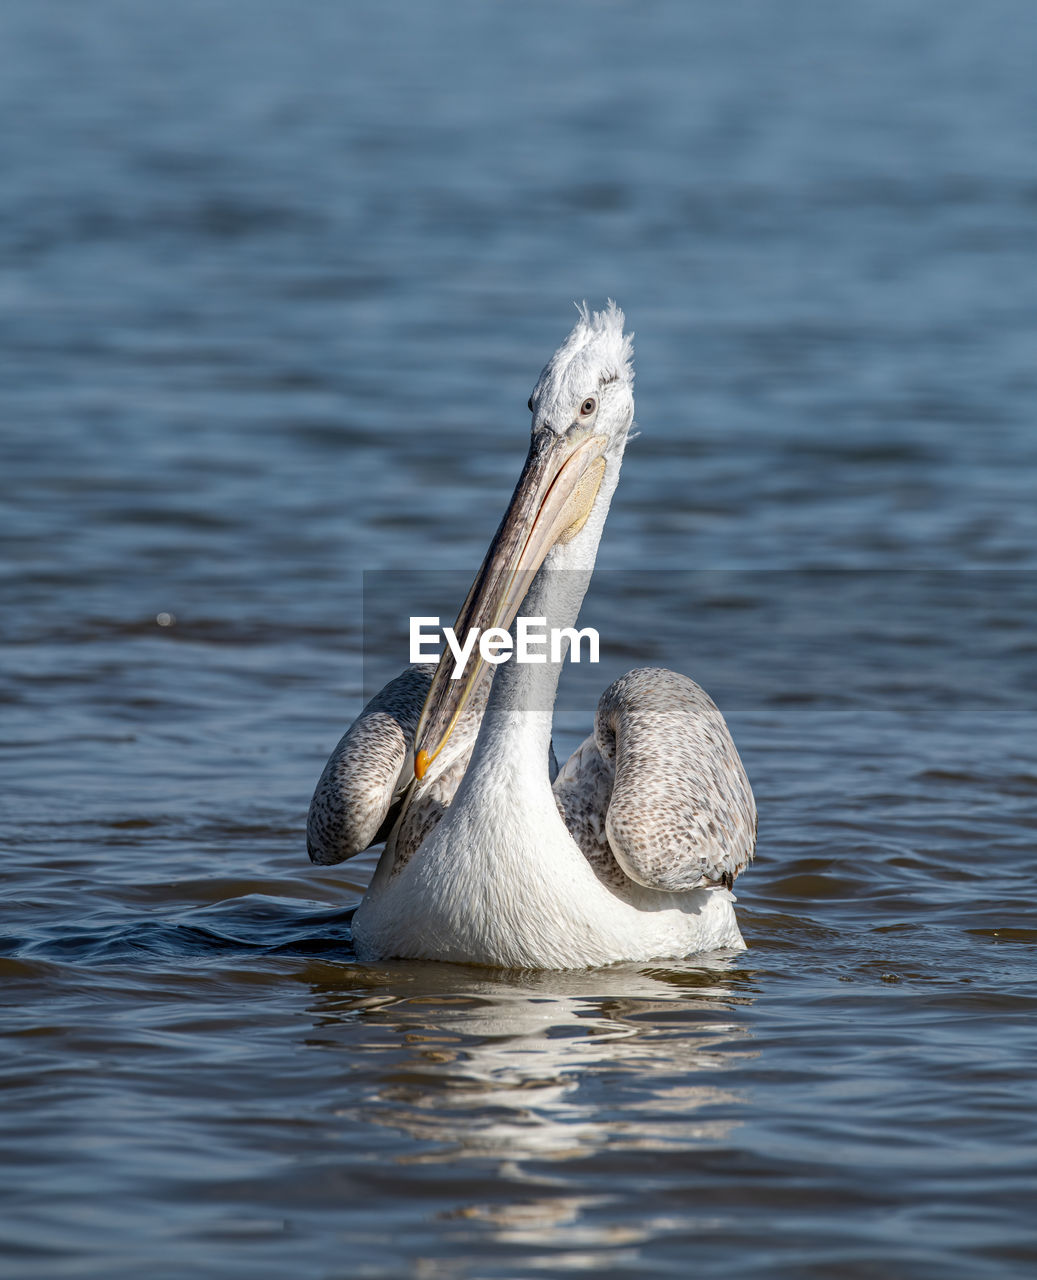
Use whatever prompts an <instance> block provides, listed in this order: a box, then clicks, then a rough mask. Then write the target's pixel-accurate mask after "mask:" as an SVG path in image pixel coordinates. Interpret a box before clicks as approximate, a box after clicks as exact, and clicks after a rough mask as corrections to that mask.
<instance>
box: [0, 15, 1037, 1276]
mask: <svg viewBox="0 0 1037 1280" xmlns="http://www.w3.org/2000/svg"><path fill="white" fill-rule="evenodd" d="M1035 49H1037V17H1035V12H1034V10H1033V8H1032V6H1031V5H1029V4H1027V3H1025V2H1023V0H1018V2H1016V0H995V3H992V4H988V5H984V6H973V5H966V4H963V3H955V2H953V0H941V2H940V3H937V2H936V0H924V2H923V0H914V2H910V0H908V2H903V0H901V2H899V3H892V2H891V0H890V2H888V3H887V2H885V0H879V2H878V3H872V4H869V5H866V6H863V5H862V6H857V7H855V8H850V7H848V6H844V5H840V4H835V5H833V4H823V3H820V2H818V0H810V2H807V0H802V2H793V3H788V4H783V5H771V4H763V3H746V4H739V5H737V6H734V5H732V6H720V5H711V4H706V3H678V2H677V0H651V2H650V3H644V4H642V5H640V6H632V5H623V4H620V3H607V2H602V3H591V0H571V2H570V3H568V4H566V5H564V6H560V5H548V4H545V3H540V2H538V0H534V2H533V3H528V4H523V5H517V6H505V5H498V4H479V3H475V0H467V2H465V0H458V2H457V3H453V4H451V5H449V6H432V5H428V6H425V5H420V4H418V3H417V2H416V0H413V2H411V0H407V2H404V0H397V2H395V3H393V2H391V0H390V2H389V3H382V4H378V5H375V4H367V3H351V4H349V5H345V4H339V5H332V4H318V3H316V2H315V0H304V2H301V3H296V4H293V5H288V4H282V3H273V2H270V0H255V2H254V3H250V4H247V5H246V4H243V3H233V2H231V3H226V4H222V5H211V4H202V3H191V2H189V3H184V4H178V5H177V6H168V7H160V6H154V5H135V4H132V3H129V0H123V2H122V3H120V2H118V0H96V3H94V4H91V5H89V6H84V5H76V4H73V3H71V2H62V0H53V2H48V3H30V2H29V0H9V2H8V4H7V5H6V6H5V7H4V8H3V10H2V11H0V51H2V53H0V57H2V58H3V75H2V76H0V118H2V119H3V121H4V127H3V128H2V129H0V174H2V175H3V181H2V183H0V351H2V353H3V354H2V357H0V537H2V542H3V554H2V556H0V761H2V766H0V767H2V777H3V787H2V790H0V841H2V848H3V865H4V872H5V875H4V881H3V888H2V899H0V939H2V941H0V974H2V976H3V986H2V995H3V1002H4V1010H3V1013H2V1017H0V1083H2V1085H3V1089H4V1095H3V1099H4V1102H5V1104H6V1105H5V1106H4V1107H3V1110H2V1112H0V1168H2V1175H0V1180H2V1182H3V1184H4V1187H5V1198H4V1199H5V1207H4V1208H3V1209H0V1274H3V1275H4V1276H11V1277H12V1280H33V1278H39V1280H44V1278H45V1280H51V1278H55V1280H57V1278H59V1277H60V1278H64V1277H70V1278H71V1277H104V1280H123V1278H124V1277H125V1278H127V1280H128V1278H129V1277H134V1278H136V1277H138V1276H140V1275H141V1274H147V1275H149V1276H150V1277H153V1280H167V1278H170V1280H171V1278H174V1277H175V1278H179V1277H186V1276H192V1277H194V1276H199V1275H202V1276H206V1277H209V1276H212V1277H220V1278H221V1280H222V1278H224V1277H249V1278H250V1280H253V1278H256V1277H259V1278H262V1277H268V1276H269V1277H282V1276H285V1275H291V1276H293V1277H298V1278H299V1280H311V1278H312V1280H337V1278H338V1277H345V1276H349V1277H362V1276H367V1277H396V1276H400V1275H420V1276H427V1277H449V1278H450V1280H493V1278H500V1280H515V1278H516V1277H527V1276H538V1277H539V1276H544V1277H553V1276H569V1275H571V1274H573V1273H574V1272H576V1273H579V1272H583V1273H584V1274H591V1275H608V1276H622V1277H631V1278H634V1277H637V1278H639V1280H640V1278H641V1277H646V1276H669V1275H672V1276H675V1277H684V1276H686V1275H688V1274H689V1273H690V1272H691V1271H695V1272H696V1273H701V1274H709V1275H715V1276H731V1277H738V1278H739V1280H743V1278H744V1277H757V1276H759V1277H764V1276H765V1277H768V1280H770V1278H771V1277H783V1278H784V1277H788V1278H789V1280H793V1278H795V1280H801V1278H803V1277H807V1278H809V1277H825V1278H827V1277H831V1276H834V1275H838V1276H840V1277H850V1278H851V1280H853V1278H857V1277H859V1278H861V1280H864V1278H869V1280H870V1278H872V1277H876V1278H878V1277H882V1278H883V1280H885V1278H886V1277H890V1276H894V1277H898V1278H900V1277H911V1278H914V1277H935V1276H939V1277H941V1280H944V1278H952V1280H953V1278H956V1277H961V1278H962V1280H973V1278H974V1277H977V1276H983V1277H985V1278H986V1277H992V1278H1001V1277H1016V1276H1018V1277H1024V1276H1029V1275H1032V1274H1033V1271H1034V1267H1035V1265H1037V1232H1035V1231H1034V1228H1033V1225H1032V1219H1033V1212H1032V1202H1033V1189H1034V1185H1035V1181H1037V1133H1035V1131H1034V1121H1033V1116H1034V1112H1035V1102H1037V1097H1035V1092H1037V1091H1035V1085H1034V1073H1033V1062H1034V1060H1035V1057H1037V1032H1035V1030H1034V1028H1035V1025H1037V1023H1035V1013H1037V1002H1035V995H1034V968H1035V964H1034V962H1035V948H1037V890H1035V888H1034V876H1033V866H1034V846H1035V830H1037V752H1035V746H1034V744H1035V742H1037V635H1035V615H1037V608H1035V606H1037V502H1035V501H1034V493H1035V491H1037V429H1035V425H1034V404H1035V392H1037V364H1035V361H1034V350H1035V346H1034V339H1035V328H1037V322H1035V316H1037V271H1035V269H1034V268H1035V262H1034V240H1033V226H1034V215H1035V211H1037V176H1035V170H1034V156H1035V154H1037V78H1035V77H1034V75H1033V64H1034V53H1035ZM610 296H611V297H615V298H616V299H617V300H618V301H619V302H620V304H621V305H622V306H623V307H624V308H625V309H626V312H627V316H628V321H629V325H630V327H631V328H633V329H634V330H635V332H636V361H637V370H638V381H637V418H638V424H639V428H640V431H641V435H640V437H639V438H638V439H637V440H635V441H634V442H633V443H632V444H631V446H630V448H629V450H628V453H627V459H626V462H625V464H624V471H623V476H622V479H621V482H620V487H619V489H618V491H617V495H616V499H615V501H614V503H613V508H612V513H611V515H610V518H609V523H608V526H607V529H606V533H605V538H604V541H603V544H602V550H601V557H600V561H599V563H600V567H601V572H599V574H598V575H596V579H595V584H594V587H593V589H592V592H591V595H590V596H589V597H588V600H587V605H586V610H585V615H584V621H585V622H587V623H588V624H592V625H596V626H598V627H599V629H600V631H601V635H602V645H603V661H602V665H601V667H600V668H599V669H597V670H595V669H591V668H586V667H581V668H579V669H577V668H573V669H572V671H570V672H569V673H568V674H567V676H566V679H565V682H564V684H563V689H562V694H561V698H560V702H559V706H558V710H557V715H556V722H555V740H556V745H557V747H558V749H559V753H560V754H561V755H563V756H564V755H565V754H566V753H567V752H568V751H571V750H572V749H573V747H574V746H575V745H576V743H577V742H578V741H580V739H582V737H583V736H584V735H585V733H586V732H587V731H588V729H589V726H590V723H591V718H592V715H593V707H594V703H595V699H596V697H597V694H598V693H599V692H600V690H601V689H602V688H603V687H604V686H605V684H606V683H607V682H608V680H609V679H610V678H611V676H612V675H613V674H616V673H618V672H619V671H622V670H625V669H627V668H628V667H631V666H635V665H639V664H643V663H649V662H651V663H659V664H662V665H667V666H671V667H674V668H676V669H679V670H682V671H686V672H687V673H688V674H690V675H692V676H693V677H694V678H695V679H697V680H699V681H700V683H702V684H703V685H704V686H705V687H706V688H707V689H708V690H709V691H710V692H711V693H712V694H713V695H714V697H715V698H716V699H717V701H718V702H719V704H720V706H721V707H722V709H723V710H724V711H725V714H726V715H727V717H728V720H729V723H730V725H731V728H732V731H733V733H734V736H735V740H736V742H737V743H738V746H739V749H740V751H741V754H742V757H743V759H744V761H745V763H746V766H747V769H748V771H749V774H750V777H751V779H752V782H753V786H754V790H755V792H756V797H757V801H758V804H759V809H760V843H759V847H758V855H757V861H756V863H755V865H754V866H753V867H752V868H751V869H750V870H749V871H748V872H747V873H746V874H745V875H744V876H743V877H741V878H740V879H739V881H738V886H737V890H738V898H739V905H738V911H739V918H740V921H741V923H742V929H743V932H744V933H745V935H746V938H747V940H748V942H749V944H750V946H749V950H748V952H746V953H745V955H743V956H740V957H738V958H737V959H735V960H730V961H718V960H716V959H713V960H710V961H708V962H702V961H695V960H689V961H684V962H680V963H671V964H664V965H658V966H654V967H647V968H646V967H643V966H619V967H616V968H614V969H611V970H606V971H602V972H598V973H585V974H567V975H559V974H532V973H530V974H494V973H491V972H487V971H480V970H477V969H466V968H464V967H455V966H445V965H432V964H427V965H422V964H403V963H393V964H383V965H360V964H358V963H356V961H355V959H354V957H353V955H352V951H351V947H350V941H349V912H350V909H351V908H352V907H353V906H355V904H356V902H357V901H358V899H359V896H360V893H361V892H362V889H363V885H364V884H365V882H366V880H367V878H368V877H369V876H370V874H371V872H372V870H373V866H374V861H375V856H376V855H375V854H374V853H369V854H365V855H363V856H362V857H361V858H359V859H357V860H356V861H355V862H351V863H347V864H345V865H344V866H342V867H339V868H332V869H322V868H314V867H311V866H310V864H309V863H308V861H307V859H306V852H305V840H304V831H303V828H304V823H305V813H306V807H307V804H308V801H309V796H310V793H311V791H312V788H313V785H314V782H315V780H316V778H317V776H318V774H319V772H320V769H321V767H322V765H323V761H324V759H325V758H326V755H327V753H328V751H329V750H330V748H331V747H332V745H333V744H334V742H335V741H336V739H337V738H338V736H339V734H340V733H341V731H342V729H343V727H344V726H345V725H346V724H347V723H348V722H349V720H350V719H351V718H352V717H353V716H354V715H355V714H356V712H357V711H358V710H359V707H360V705H361V702H362V695H363V691H364V682H365V676H366V674H369V672H368V670H367V669H368V667H369V666H370V659H371V657H372V655H371V654H368V655H367V658H368V662H367V663H365V654H364V652H363V636H364V626H363V616H362V611H361V597H362V588H363V582H364V578H363V575H364V574H365V573H367V574H369V575H370V574H372V573H374V574H375V576H376V579H377V575H378V571H384V570H389V569H392V570H406V571H407V572H408V573H411V574H413V573H414V572H415V571H419V572H423V571H426V570H431V569H437V570H438V569H451V570H463V571H465V572H469V573H470V572H471V571H473V570H474V568H475V567H476V566H477V564H478V562H479V560H480V559H481V556H482V553H483V551H484V550H485V547H486V545H487V542H488V540H489V537H490V536H491V535H492V532H493V530H494V528H495V527H496V524H497V521H498V520H499V517H500V514H501V512H502V510H503V508H504V504H505V503H506V501H507V498H508V496H509V495H510V492H511V488H512V486H513V484H514V480H515V478H516V476H517V474H518V470H519V467H520V465H521V462H522V459H523V457H524V454H525V448H526V431H527V428H528V415H527V413H526V411H525V407H524V406H525V402H526V398H527V396H528V395H529V392H530V389H531V387H532V385H533V382H534V381H535V378H536V375H537V373H538V372H539V370H540V368H541V366H542V364H543V363H544V361H545V360H546V358H547V357H548V356H549V355H550V353H551V351H552V350H553V349H554V347H555V346H556V344H557V343H558V342H559V341H560V340H561V338H562V337H563V336H564V335H565V333H566V332H567V330H568V328H569V327H570V325H571V323H572V320H573V317H574V312H573V310H572V306H571V304H572V302H573V301H574V300H582V299H584V298H586V299H587V300H589V301H590V302H591V303H592V305H600V304H601V303H602V302H603V301H604V300H605V299H606V298H607V297H610ZM462 576H463V575H462ZM160 615H161V622H160V621H159V619H160ZM163 624H165V625H163Z"/></svg>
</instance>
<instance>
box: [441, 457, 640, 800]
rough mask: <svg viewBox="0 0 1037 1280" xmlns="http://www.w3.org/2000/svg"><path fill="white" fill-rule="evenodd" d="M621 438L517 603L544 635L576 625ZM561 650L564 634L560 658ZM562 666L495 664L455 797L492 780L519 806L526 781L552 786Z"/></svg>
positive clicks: (531, 785)
mask: <svg viewBox="0 0 1037 1280" xmlns="http://www.w3.org/2000/svg"><path fill="white" fill-rule="evenodd" d="M623 443H625V442H621V443H620V446H619V448H618V449H617V450H616V452H615V454H614V455H612V456H610V457H609V458H608V460H607V463H606V468H605V474H604V476H603V478H602V482H601V487H600V489H599V490H598V495H597V498H596V499H595V502H594V506H593V508H592V509H591V513H590V516H589V517H588V519H587V522H586V524H585V525H584V526H583V528H582V529H581V530H580V532H579V533H578V534H577V535H576V536H575V537H574V538H573V539H572V540H571V541H570V542H567V543H564V544H563V543H559V544H558V545H556V546H555V547H553V548H552V549H551V551H550V552H549V553H548V556H547V559H546V560H545V561H544V563H543V565H542V567H541V569H540V571H539V573H538V574H537V575H536V577H535V578H534V579H533V584H532V586H531V587H530V589H529V591H528V592H527V593H526V598H525V600H524V601H523V602H522V605H521V608H520V609H519V615H520V616H522V617H526V618H544V619H545V620H546V624H547V633H548V635H549V636H550V635H551V633H552V631H553V630H554V629H555V628H558V629H561V628H563V627H573V626H575V625H576V620H577V618H578V617H579V613H580V606H581V605H582V603H583V597H584V596H585V595H586V594H587V588H588V586H589V585H590V579H591V574H592V573H593V571H594V562H595V560H596V559H597V554H598V543H599V541H600V540H601V532H602V529H603V528H604V525H605V517H606V516H607V515H608V510H609V505H610V503H611V501H612V494H613V492H614V491H615V488H616V483H617V481H618V480H619V469H620V465H621V462H622V455H623V448H622V445H623ZM514 640H515V625H513V626H512V641H513V642H514ZM567 651H568V642H567V641H566V642H565V645H564V647H563V651H562V658H563V661H564V658H565V654H566V653H567ZM561 673H562V663H561V662H551V661H550V659H549V660H548V661H547V662H545V663H530V662H526V663H521V662H516V661H515V660H514V659H513V658H509V660H508V661H507V662H504V663H502V664H501V665H500V666H499V667H498V668H497V670H496V672H495V674H494V676H493V684H492V686H491V688H490V695H489V699H488V701H487V704H486V711H485V713H484V715H483V721H482V726H481V727H480V730H479V736H478V739H477V740H476V744H475V749H474V751H473V753H472V760H471V763H470V764H469V766H468V769H467V771H466V773H465V777H464V781H463V783H462V786H461V788H460V789H459V791H458V794H457V796H456V797H455V801H454V803H455V804H456V803H458V802H460V801H463V800H464V798H465V797H464V793H467V792H470V790H471V789H472V788H480V789H481V788H485V787H487V786H489V787H492V789H493V791H494V795H495V797H496V798H497V799H500V798H501V797H507V798H513V800H514V803H515V804H516V805H518V806H522V805H524V804H526V803H528V797H529V792H530V789H533V790H539V789H542V788H546V789H547V790H548V791H549V790H550V779H549V777H548V770H547V759H548V749H549V747H550V743H551V722H552V720H553V718H554V704H555V696H556V694H557V691H558V681H559V678H560V676H561ZM502 773H506V774H508V775H510V778H511V780H512V782H511V785H510V786H508V787H505V788H501V787H500V786H499V783H500V781H501V774H502Z"/></svg>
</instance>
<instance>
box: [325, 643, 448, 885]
mask: <svg viewBox="0 0 1037 1280" xmlns="http://www.w3.org/2000/svg"><path fill="white" fill-rule="evenodd" d="M431 683H432V668H430V667H411V668H410V669H409V670H407V671H405V672H404V673H403V674H402V675H400V676H397V677H396V679H395V680H390V681H389V683H388V684H387V685H386V686H385V688H384V689H382V691H381V692H380V693H377V694H376V695H375V696H374V697H373V698H372V699H371V701H370V702H369V703H368V704H367V706H366V707H364V709H363V711H361V712H360V714H359V715H358V716H357V718H356V719H355V720H354V721H353V723H352V725H351V726H350V727H349V729H348V730H347V732H346V733H345V734H344V736H343V737H342V739H341V741H340V742H339V744H338V746H337V747H336V748H335V750H334V751H333V752H332V753H331V758H330V759H329V761H328V763H327V764H326V765H325V766H324V772H323V773H322V774H321V776H320V781H319V782H318V783H317V789H316V791H314V793H313V799H312V800H311V801H310V813H309V818H308V819H307V823H306V846H307V849H308V850H309V854H310V859H311V861H313V862H318V863H321V864H322V865H325V866H327V865H330V864H331V863H335V862H343V861H344V860H345V859H346V858H352V857H353V856H354V855H355V854H357V853H360V852H361V851H362V850H364V849H366V848H368V847H369V846H370V845H372V844H375V843H377V841H378V840H380V839H384V838H385V836H386V834H387V832H388V829H389V828H390V827H391V825H392V823H393V821H394V820H395V817H396V814H397V811H398V809H399V801H400V800H401V798H402V796H403V793H404V792H405V790H406V788H407V786H408V784H409V782H410V780H411V777H412V776H413V775H412V770H411V768H410V758H411V753H412V751H413V749H414V734H415V731H416V729H417V727H418V718H419V717H420V715H421V708H422V705H423V704H424V701H425V696H426V695H427V693H428V690H429V685H430V684H431Z"/></svg>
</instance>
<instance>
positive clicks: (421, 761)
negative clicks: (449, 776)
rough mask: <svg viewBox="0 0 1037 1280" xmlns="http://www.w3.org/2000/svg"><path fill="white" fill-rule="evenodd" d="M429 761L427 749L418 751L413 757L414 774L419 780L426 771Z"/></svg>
mask: <svg viewBox="0 0 1037 1280" xmlns="http://www.w3.org/2000/svg"><path fill="white" fill-rule="evenodd" d="M431 763H432V761H431V759H430V758H429V753H428V752H427V751H419V752H418V754H417V755H416V756H415V757H414V776H415V777H416V778H417V780H418V781H419V782H420V781H421V779H422V778H423V777H424V776H425V774H426V773H428V767H429V765H430V764H431Z"/></svg>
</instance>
